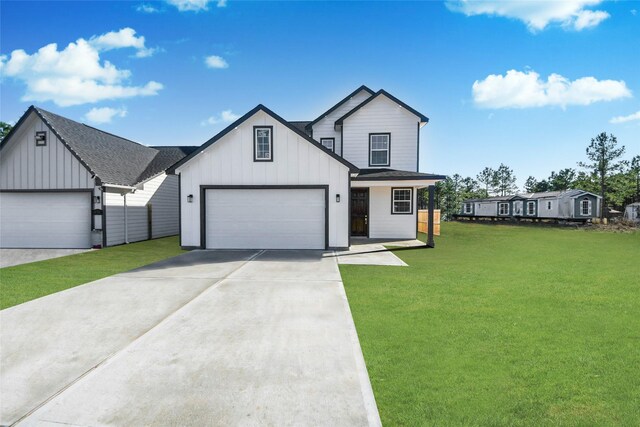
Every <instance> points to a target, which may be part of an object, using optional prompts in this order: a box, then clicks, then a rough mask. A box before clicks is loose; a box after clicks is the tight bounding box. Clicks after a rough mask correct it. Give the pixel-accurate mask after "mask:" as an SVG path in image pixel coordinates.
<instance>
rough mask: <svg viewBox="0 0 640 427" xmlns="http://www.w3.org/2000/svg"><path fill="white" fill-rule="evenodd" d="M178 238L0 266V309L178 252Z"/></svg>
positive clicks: (171, 255)
mask: <svg viewBox="0 0 640 427" xmlns="http://www.w3.org/2000/svg"><path fill="white" fill-rule="evenodd" d="M182 252H184V251H182V250H181V249H180V245H179V243H178V237H177V236H174V237H165V238H162V239H156V240H147V241H144V242H138V243H131V244H129V245H122V246H114V247H110V248H105V249H100V250H97V251H91V252H85V253H82V254H77V255H70V256H66V257H62V258H54V259H49V260H46V261H39V262H34V263H31V264H23V265H16V266H14V267H6V268H2V269H0V309H4V308H7V307H11V306H14V305H17V304H21V303H23V302H26V301H30V300H32V299H35V298H39V297H42V296H45V295H49V294H52V293H54V292H59V291H62V290H64V289H68V288H72V287H74V286H78V285H82V284H83V283H87V282H91V281H93V280H98V279H101V278H103V277H107V276H111V275H113V274H117V273H122V272H124V271H128V270H131V269H134V268H137V267H142V266H144V265H147V264H151V263H153V262H157V261H160V260H163V259H165V258H170V257H173V256H176V255H179V254H181V253H182Z"/></svg>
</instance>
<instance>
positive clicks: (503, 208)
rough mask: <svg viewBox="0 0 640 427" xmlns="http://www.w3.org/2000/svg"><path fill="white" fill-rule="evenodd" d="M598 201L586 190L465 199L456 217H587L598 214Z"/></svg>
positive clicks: (596, 197) (583, 218)
mask: <svg viewBox="0 0 640 427" xmlns="http://www.w3.org/2000/svg"><path fill="white" fill-rule="evenodd" d="M601 204H602V203H601V197H600V196H598V195H597V194H593V193H589V192H588V191H583V190H566V191H547V192H541V193H527V194H516V195H512V196H498V197H488V198H485V199H469V200H465V201H464V202H463V203H462V207H461V209H460V213H459V214H458V215H456V216H457V217H461V218H514V219H553V220H588V219H591V218H596V217H598V216H600V209H601V208H602V207H601Z"/></svg>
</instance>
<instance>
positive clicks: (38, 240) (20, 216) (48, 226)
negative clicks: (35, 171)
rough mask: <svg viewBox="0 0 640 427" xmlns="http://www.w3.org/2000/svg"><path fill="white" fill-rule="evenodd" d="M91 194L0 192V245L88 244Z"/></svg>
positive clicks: (20, 246)
mask: <svg viewBox="0 0 640 427" xmlns="http://www.w3.org/2000/svg"><path fill="white" fill-rule="evenodd" d="M90 197H91V193H89V192H77V193H73V192H69V193H62V192H51V193H0V247H3V248H89V247H91V199H90Z"/></svg>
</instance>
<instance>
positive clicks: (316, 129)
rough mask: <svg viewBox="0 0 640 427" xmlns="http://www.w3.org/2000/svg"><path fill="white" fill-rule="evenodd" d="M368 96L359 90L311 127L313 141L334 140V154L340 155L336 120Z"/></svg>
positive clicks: (367, 93)
mask: <svg viewBox="0 0 640 427" xmlns="http://www.w3.org/2000/svg"><path fill="white" fill-rule="evenodd" d="M370 96H371V94H370V93H369V92H367V91H366V90H361V91H360V92H358V93H357V94H355V95H354V96H353V97H351V98H350V99H349V100H347V101H346V102H345V103H344V104H342V105H341V106H340V107H338V108H336V109H335V110H333V111H332V112H331V113H329V114H328V115H326V116H325V117H323V118H322V119H320V120H318V122H317V123H316V124H314V125H313V139H315V140H316V141H320V140H321V139H322V138H335V145H334V152H335V153H337V154H340V153H341V152H342V151H341V149H342V141H341V140H340V131H336V130H335V128H334V125H335V122H336V120H338V119H339V118H340V117H342V116H344V115H345V114H347V113H348V112H349V111H351V110H353V109H354V108H355V107H356V106H358V105H359V104H361V103H362V102H364V101H366V100H367V98H369V97H370Z"/></svg>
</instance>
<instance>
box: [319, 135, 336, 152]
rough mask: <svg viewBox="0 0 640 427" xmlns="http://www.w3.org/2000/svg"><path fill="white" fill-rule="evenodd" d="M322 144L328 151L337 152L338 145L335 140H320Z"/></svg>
mask: <svg viewBox="0 0 640 427" xmlns="http://www.w3.org/2000/svg"><path fill="white" fill-rule="evenodd" d="M320 144H322V146H323V147H324V148H326V149H327V150H329V151H334V152H335V145H336V139H335V138H320Z"/></svg>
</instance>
